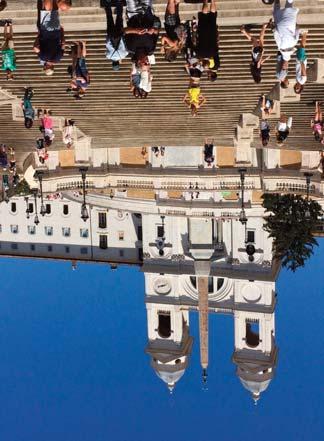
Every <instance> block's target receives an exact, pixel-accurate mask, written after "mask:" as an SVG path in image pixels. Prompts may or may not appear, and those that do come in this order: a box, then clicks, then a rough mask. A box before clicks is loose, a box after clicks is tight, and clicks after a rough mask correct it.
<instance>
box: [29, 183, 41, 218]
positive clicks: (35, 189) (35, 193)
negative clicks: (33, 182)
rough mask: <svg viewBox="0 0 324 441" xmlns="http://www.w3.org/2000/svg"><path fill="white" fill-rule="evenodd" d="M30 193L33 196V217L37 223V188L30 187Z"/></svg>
mask: <svg viewBox="0 0 324 441" xmlns="http://www.w3.org/2000/svg"><path fill="white" fill-rule="evenodd" d="M31 192H32V195H33V196H34V202H35V217H34V223H35V224H36V225H38V224H39V219H38V214H37V196H38V188H32V189H31Z"/></svg>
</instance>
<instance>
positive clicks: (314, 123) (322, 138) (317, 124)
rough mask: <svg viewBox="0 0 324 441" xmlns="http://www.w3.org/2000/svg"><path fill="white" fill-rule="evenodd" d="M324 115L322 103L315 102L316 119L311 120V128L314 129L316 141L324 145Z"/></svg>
mask: <svg viewBox="0 0 324 441" xmlns="http://www.w3.org/2000/svg"><path fill="white" fill-rule="evenodd" d="M323 127H324V123H323V114H322V110H321V103H320V102H319V101H315V115H314V119H312V120H311V128H312V129H313V135H314V138H315V141H317V142H320V143H322V144H324V134H323Z"/></svg>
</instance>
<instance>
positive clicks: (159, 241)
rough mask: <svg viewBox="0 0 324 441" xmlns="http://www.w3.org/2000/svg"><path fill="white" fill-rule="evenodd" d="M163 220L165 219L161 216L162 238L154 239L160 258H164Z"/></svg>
mask: <svg viewBox="0 0 324 441" xmlns="http://www.w3.org/2000/svg"><path fill="white" fill-rule="evenodd" d="M164 219H165V216H161V221H162V237H158V238H157V239H156V246H157V248H158V250H159V255H160V256H161V257H162V256H164V245H165V230H164Z"/></svg>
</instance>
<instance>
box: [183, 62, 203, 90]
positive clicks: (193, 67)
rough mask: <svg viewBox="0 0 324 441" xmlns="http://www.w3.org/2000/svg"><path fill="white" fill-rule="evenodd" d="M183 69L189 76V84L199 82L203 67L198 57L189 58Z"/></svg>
mask: <svg viewBox="0 0 324 441" xmlns="http://www.w3.org/2000/svg"><path fill="white" fill-rule="evenodd" d="M185 70H186V72H187V73H188V75H189V76H190V82H191V84H194V83H195V84H199V83H200V79H201V77H202V74H203V72H204V68H203V66H202V64H201V63H200V61H199V60H198V58H189V59H188V61H187V64H186V65H185Z"/></svg>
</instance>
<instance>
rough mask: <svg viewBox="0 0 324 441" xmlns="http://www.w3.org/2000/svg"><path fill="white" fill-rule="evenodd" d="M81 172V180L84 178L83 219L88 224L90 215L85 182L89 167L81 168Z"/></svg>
mask: <svg viewBox="0 0 324 441" xmlns="http://www.w3.org/2000/svg"><path fill="white" fill-rule="evenodd" d="M79 171H80V173H81V178H82V192H83V202H82V205H81V219H82V220H83V221H84V222H86V221H87V220H88V219H89V213H88V209H87V205H86V199H85V192H86V188H85V187H86V185H85V181H86V177H87V171H88V167H80V168H79Z"/></svg>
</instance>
